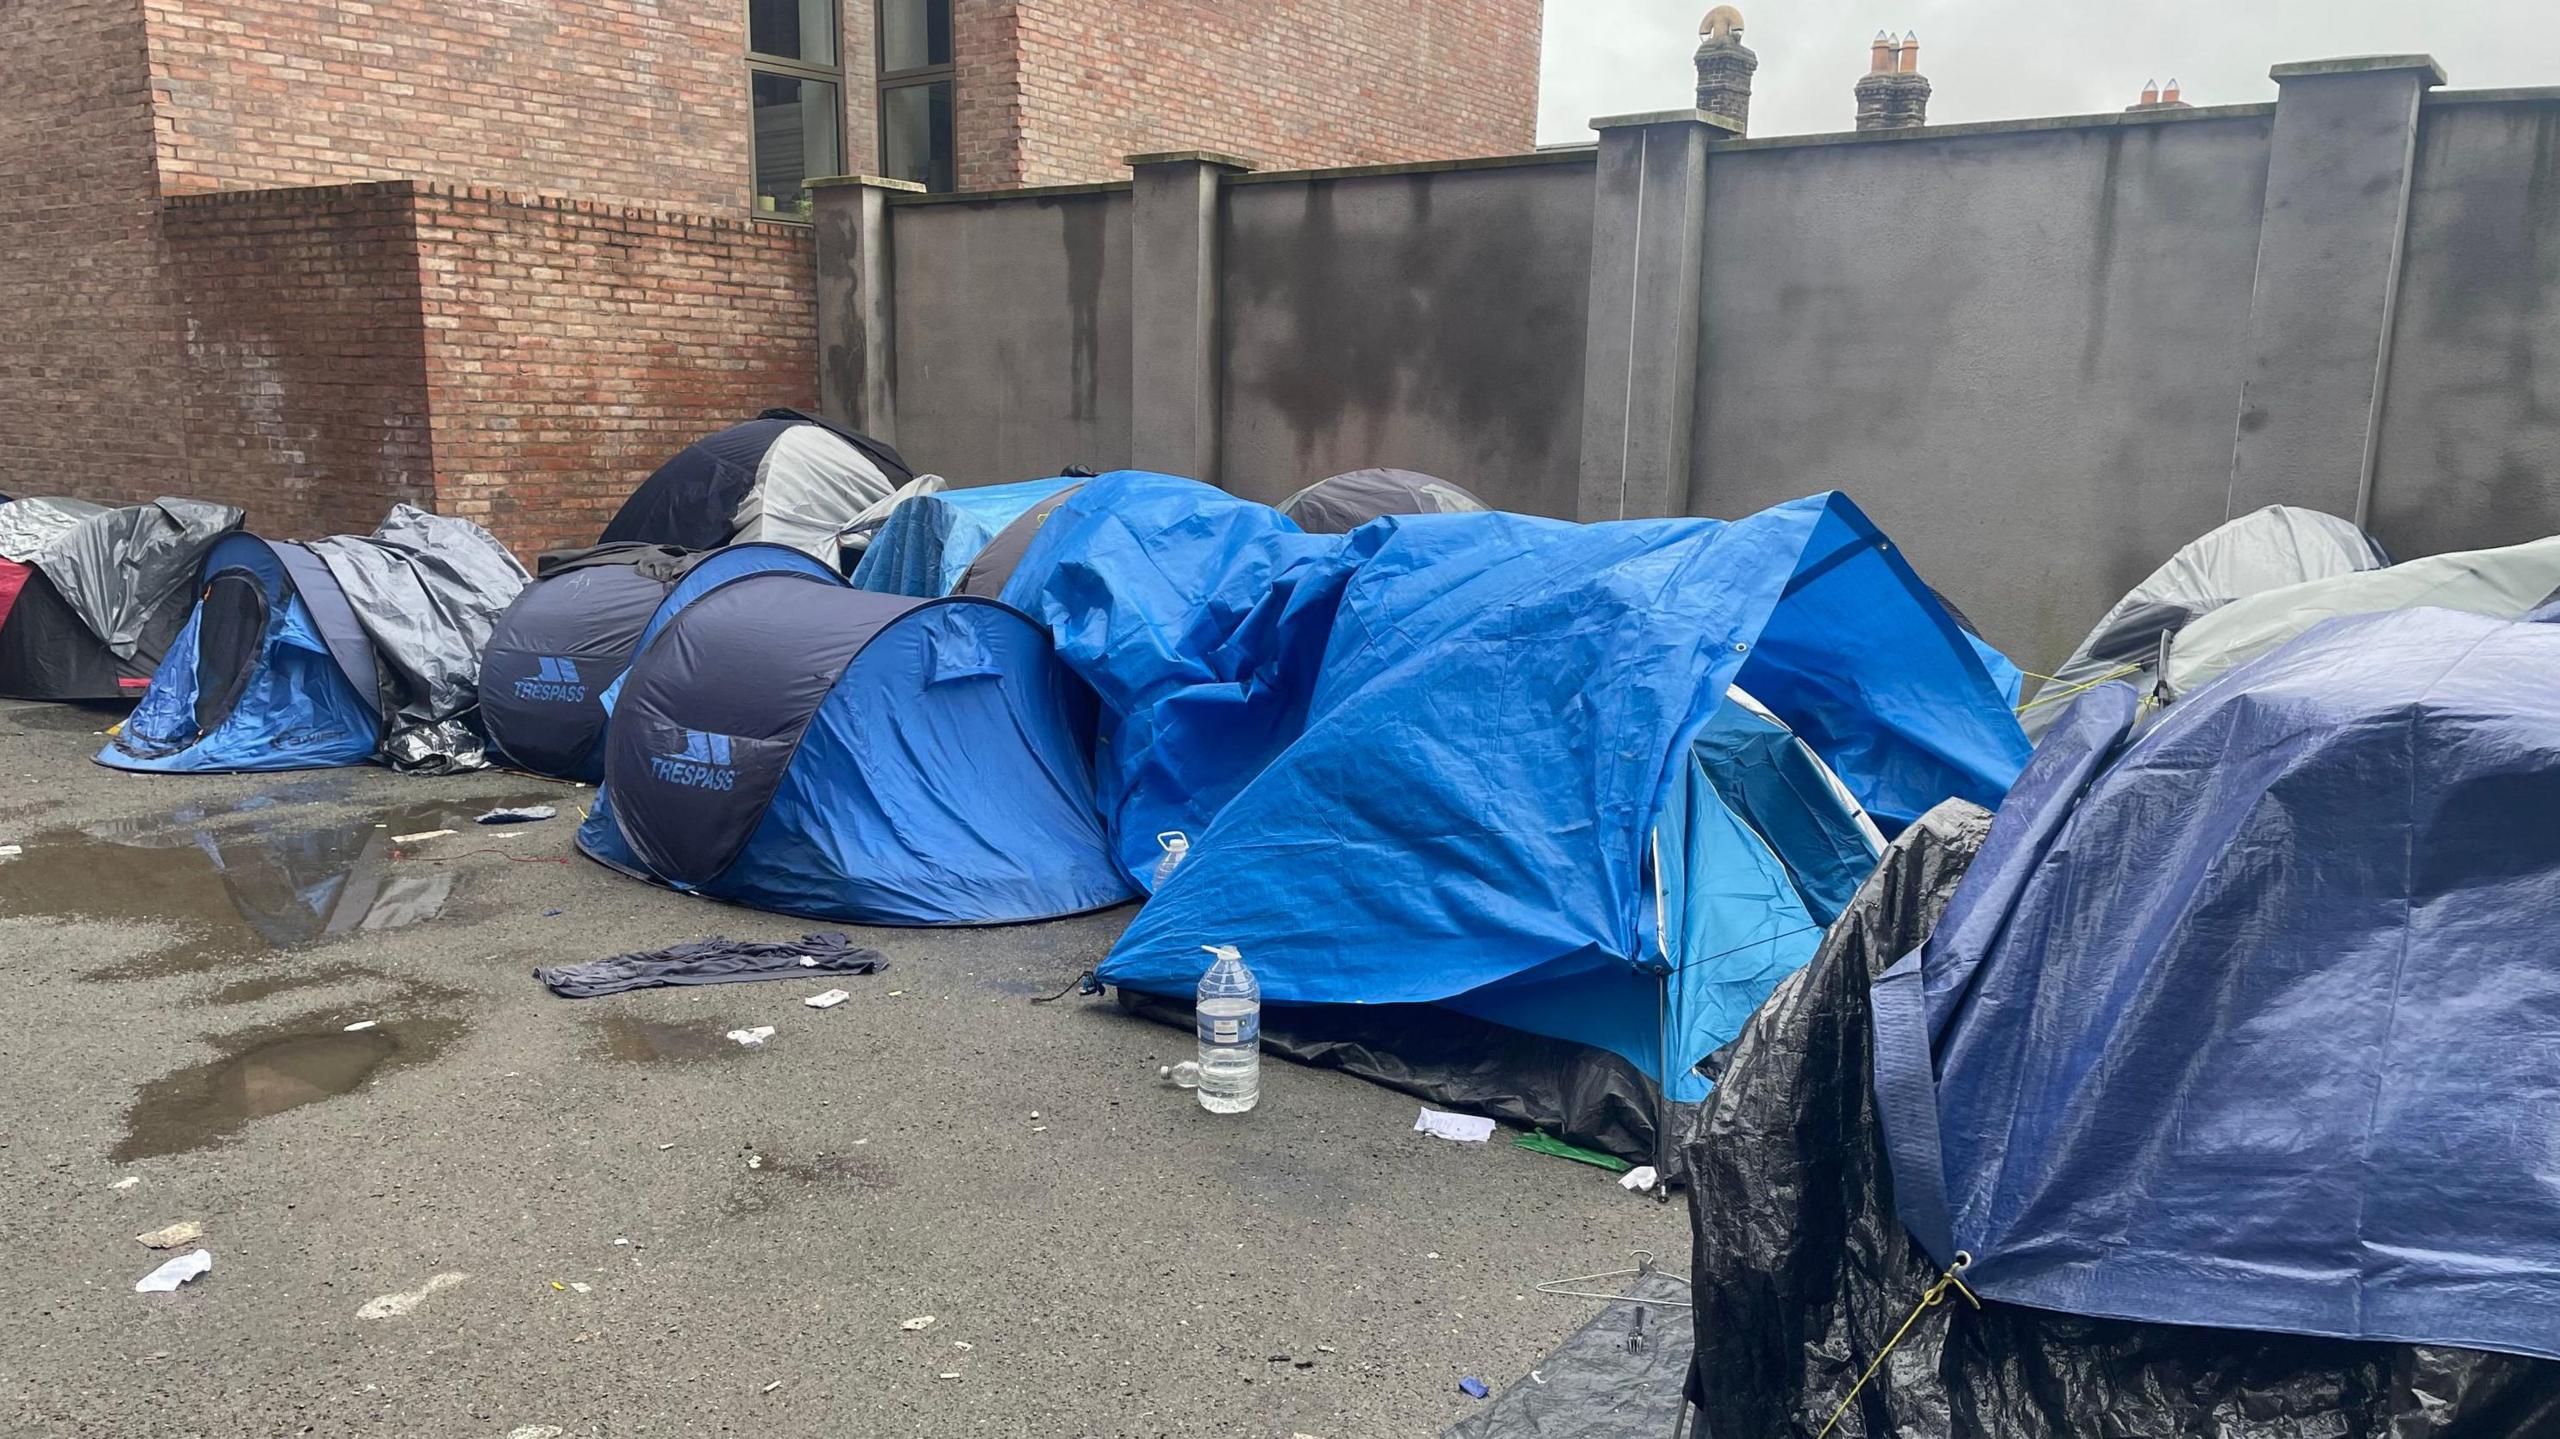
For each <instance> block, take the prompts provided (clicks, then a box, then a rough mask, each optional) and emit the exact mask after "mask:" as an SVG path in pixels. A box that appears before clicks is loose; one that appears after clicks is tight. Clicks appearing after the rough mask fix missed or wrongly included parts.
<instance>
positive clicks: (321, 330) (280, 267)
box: [162, 183, 435, 539]
mask: <svg viewBox="0 0 2560 1439" xmlns="http://www.w3.org/2000/svg"><path fill="white" fill-rule="evenodd" d="M162 229H163V234H164V236H165V238H166V242H167V276H168V280H169V282H170V285H171V287H172V288H173V289H174V291H175V292H176V294H177V296H178V297H179V298H178V304H179V307H180V312H181V315H182V318H183V324H184V337H183V340H182V346H183V353H184V356H185V364H184V367H183V369H182V370H181V371H180V380H179V385H178V389H179V396H180V401H179V407H178V419H179V422H180V423H181V424H183V425H184V427H185V431H186V435H187V440H188V444H187V448H188V452H189V457H190V463H189V467H188V475H187V479H186V482H185V483H184V484H183V485H181V486H177V487H178V488H182V489H184V490H186V491H187V492H188V493H191V494H196V495H201V496H204V497H206V498H208V499H220V500H227V501H229V502H230V503H232V504H235V505H239V506H241V507H242V508H244V509H246V510H247V511H248V512H249V523H250V526H251V527H252V528H253V529H255V530H256V531H257V532H258V533H260V534H263V535H268V536H271V537H274V538H280V539H303V538H310V537H314V536H318V535H329V534H349V533H355V534H361V533H363V532H365V531H367V530H370V529H372V528H373V527H374V525H375V523H376V522H378V521H379V520H381V518H382V516H383V513H384V512H385V511H387V510H388V509H390V508H391V506H392V504H393V503H394V502H395V501H400V500H406V501H409V502H410V503H413V504H421V505H425V504H431V503H433V500H434V496H435V479H434V475H435V467H434V462H433V458H432V455H431V453H430V451H429V447H428V433H427V389H426V331H425V328H424V326H423V325H422V324H421V322H420V315H419V305H418V250H417V238H416V234H415V232H414V229H413V227H412V216H411V200H410V187H409V186H408V185H407V184H405V183H391V184H368V185H348V186H338V187H335V188H330V189H306V190H255V191H245V192H239V193H233V194H220V195H195V196H178V197H173V198H172V199H171V200H170V201H169V202H168V205H167V208H166V211H165V215H164V220H163V226H162Z"/></svg>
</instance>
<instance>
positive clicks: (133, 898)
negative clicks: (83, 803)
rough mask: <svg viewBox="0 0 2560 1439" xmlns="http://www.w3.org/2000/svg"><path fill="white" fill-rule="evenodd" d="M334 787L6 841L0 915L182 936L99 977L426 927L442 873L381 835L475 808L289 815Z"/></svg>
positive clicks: (311, 786)
mask: <svg viewBox="0 0 2560 1439" xmlns="http://www.w3.org/2000/svg"><path fill="white" fill-rule="evenodd" d="M344 783H345V782H344V781H329V780H318V781H302V782H298V783H293V784H287V785H284V786H280V787H278V788H276V789H273V790H269V791H267V792H265V793H262V794H259V795H256V796H252V797H250V798H249V799H246V800H244V801H242V802H241V803H239V804H238V805H236V806H234V807H233V808H232V809H231V810H230V811H229V812H227V813H222V814H208V813H206V812H204V811H202V810H196V809H182V810H179V811H177V812H176V813H174V814H172V815H169V816H168V817H166V818H153V819H141V820H109V821H102V822H100V823H96V824H91V825H86V826H82V827H80V828H76V829H56V830H49V831H46V832H43V833H40V834H36V835H33V836H30V837H28V838H26V839H24V840H20V841H16V842H17V843H20V844H21V845H22V846H23V848H24V852H23V853H22V854H20V855H18V856H17V857H16V858H15V859H11V860H8V861H5V864H6V868H5V869H0V916H5V917H17V918H67V917H74V916H77V917H82V918H87V919H92V920H105V921H110V922H127V923H145V924H157V925H168V926H173V927H175V928H178V929H181V930H184V931H186V936H187V937H186V938H185V939H184V940H182V941H180V942H178V943H176V944H174V945H172V946H170V947H169V948H168V949H165V950H163V951H162V952H160V953H159V954H156V955H154V956H153V957H151V958H150V959H147V960H143V961H140V962H138V963H130V964H124V965H118V966H115V967H112V968H109V969H104V970H99V971H96V972H94V973H92V974H91V975H90V976H89V977H90V978H92V979H103V980H120V979H145V978H157V977H161V976H165V975H172V974H187V973H193V972H196V971H199V970H205V969H211V968H214V967H217V966H219V965H222V964H225V963H230V962H234V961H239V960H244V959H250V958H254V957H256V956H258V955H262V954H267V953H270V952H272V951H275V950H282V949H294V948H299V947H302V946H305V945H312V944H320V943H325V942H327V941H330V940H334V939H338V938H341V937H343V936H345V935H349V934H354V933H358V932H361V931H366V930H385V929H400V928H404V927H406V926H408V925H413V924H418V923H422V922H424V921H426V920H431V919H433V918H435V917H436V916H437V915H438V914H440V913H441V912H442V911H443V909H444V907H445V904H446V902H447V901H448V900H449V899H450V898H451V897H452V894H453V889H454V884H455V879H456V875H455V873H454V871H453V870H452V869H451V868H449V867H447V866H442V865H430V864H402V863H400V862H398V861H396V860H394V859H393V857H392V850H393V847H394V846H393V843H392V840H393V838H394V837H395V836H398V835H404V834H415V833H419V832H422V831H426V830H436V829H460V830H463V831H465V832H466V834H467V832H468V831H469V830H470V829H471V828H472V824H471V818H472V816H473V815H476V814H478V813H480V812H481V808H482V806H481V805H480V804H479V802H477V801H473V802H470V803H467V804H457V803H452V802H443V803H428V804H413V805H406V806H403V807H401V808H399V809H395V810H392V811H390V812H388V813H372V814H358V815H355V816H351V817H340V818H335V819H322V818H315V817H313V816H311V815H309V814H308V813H306V812H304V811H303V810H302V809H300V808H299V807H298V806H299V803H300V802H301V801H302V799H303V798H305V797H312V798H319V797H334V795H335V794H336V793H338V792H339V791H341V790H342V789H343V786H344ZM552 823H554V824H557V823H558V821H556V820H555V821H552ZM462 837H463V836H457V839H459V838H462Z"/></svg>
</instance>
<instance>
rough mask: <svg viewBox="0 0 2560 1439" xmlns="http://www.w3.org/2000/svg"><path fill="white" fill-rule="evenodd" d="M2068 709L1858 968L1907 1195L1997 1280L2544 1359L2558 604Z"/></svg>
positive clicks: (2552, 1284) (2152, 1315) (1907, 1213)
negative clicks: (1934, 901)
mask: <svg viewBox="0 0 2560 1439" xmlns="http://www.w3.org/2000/svg"><path fill="white" fill-rule="evenodd" d="M2135 713H2136V705H2135V698H2134V696H2133V695H2132V693H2131V692H2130V691H2129V690H2126V689H2125V688H2123V687H2122V686H2113V687H2109V688H2108V689H2103V690H2099V691H2095V692H2092V694H2090V695H2089V696H2086V697H2084V698H2083V699H2082V700H2081V701H2080V702H2078V703H2077V704H2075V706H2074V707H2073V709H2072V710H2071V711H2070V712H2069V714H2067V715H2066V716H2065V718H2064V720H2063V721H2062V723H2061V724H2060V725H2059V726H2058V727H2057V729H2056V730H2055V732H2054V733H2053V734H2051V735H2050V736H2048V738H2047V740H2046V742H2045V744H2044V746H2043V747H2042V748H2041V749H2039V751H2038V752H2037V754H2036V757H2035V761H2034V763H2033V764H2032V765H2031V766H2030V768H2029V770H2028V772H2027V774H2026V775H2025V776H2024V777H2023V778H2022V779H2021V781H2020V783H2019V785H2018V787H2017V789H2016V790H2015V792H2013V794H2012V795H2011V797H2010V800H2009V803H2008V805H2007V806H2006V807H2005V808H2003V809H2002V810H2001V812H2000V814H1999V817H1998V820H1997V821H1996V823H1995V825H1994V828H1993V832H1992V836H1991V838H1990V840H1989V841H1988V842H1987V844H1986V847H1985V849H1984V851H1983V853H1982V854H1981V856H1980V857H1979V858H1978V859H1977V861H1976V863H1975V865H1974V867H1973V869H1972V870H1971V871H1970V872H1969V873H1968V874H1967V876H1966V877H1965V880H1964V882H1963V885H1962V887H1961V888H1960V890H1959V891H1958V894H1957V896H1956V898H1955V899H1954V900H1953V901H1952V902H1951V903H1950V906H1949V908H1948V911H1947V913H1946V914H1945V916H1944V917H1943V918H1942V919H1941V921H1940V923H1939V925H1938V927H1937V929H1936V931H1935V932H1934V933H1933V934H1932V935H1931V936H1930V938H1929V940H1928V942H1927V943H1926V944H1924V945H1923V946H1922V947H1921V948H1920V950H1918V951H1917V952H1915V953H1914V954H1913V955H1912V956H1910V957H1908V958H1906V959H1905V960H1903V961H1902V962H1901V963H1900V964H1898V965H1896V966H1895V967H1894V968H1893V969H1892V970H1890V971H1888V973H1887V974H1886V975H1885V976H1884V978H1883V979H1881V980H1879V981H1878V983H1877V985H1876V986H1875V988H1874V991H1873V997H1874V1001H1875V1003H1874V1026H1875V1035H1876V1045H1877V1048H1876V1090H1877V1099H1878V1105H1879V1110H1880V1112H1881V1113H1882V1115H1883V1117H1884V1120H1885V1129H1886V1136H1887V1141H1888V1151H1889V1153H1890V1155H1891V1158H1892V1165H1893V1181H1894V1182H1893V1190H1894V1194H1895V1198H1896V1207H1897V1208H1898V1209H1899V1211H1900V1212H1901V1214H1902V1217H1903V1219H1904V1222H1905V1223H1906V1224H1908V1225H1909V1226H1910V1228H1911V1230H1912V1233H1913V1236H1914V1237H1915V1238H1917V1239H1918V1240H1919V1241H1920V1242H1921V1243H1922V1245H1923V1246H1924V1247H1926V1248H1927V1249H1928V1250H1929V1252H1930V1253H1931V1255H1932V1256H1933V1257H1934V1258H1935V1259H1936V1260H1937V1261H1938V1262H1939V1263H1948V1262H1952V1259H1953V1257H1954V1255H1955V1254H1956V1253H1957V1252H1959V1251H1961V1252H1963V1253H1966V1254H1968V1255H1970V1256H1971V1266H1970V1268H1969V1269H1968V1270H1967V1273H1966V1282H1967V1283H1968V1284H1969V1285H1971V1286H1972V1287H1973V1289H1974V1290H1975V1291H1976V1292H1978V1293H1980V1294H1982V1295H1983V1296H1985V1297H1986V1298H1991V1299H2000V1300H2008V1301H2011V1302H2014V1303H2018V1304H2023V1305H2029V1306H2034V1307H2038V1308H2044V1309H2052V1310H2058V1311H2062V1312H2065V1313H2071V1314H2084V1315H2093V1316H2102V1317H2111V1318H2120V1319H2131V1320H2141V1321H2149V1322H2157V1323H2168V1324H2191V1325H2212V1326H2223V1327H2235V1328H2244V1329H2255V1330H2270V1331H2276V1332H2287V1333H2300V1334H2309V1335H2322V1336H2331V1337H2337V1338H2346V1339H2359V1340H2389V1341H2397V1342H2405V1343H2417V1344H2440V1345H2452V1346H2460V1347H2464V1348H2472V1349H2488V1350H2499V1351H2506V1352H2511V1353H2516V1354H2524V1355H2531V1356H2538V1357H2543V1358H2560V1279H2555V1277H2554V1276H2560V1188H2555V1187H2554V1186H2553V1185H2551V1184H2549V1183H2547V1182H2544V1176H2546V1175H2547V1174H2548V1173H2549V1172H2550V1169H2551V1162H2550V1158H2549V1151H2550V1144H2549V1143H2548V1141H2547V1140H2546V1139H2545V1137H2544V1136H2545V1134H2546V1133H2547V1131H2548V1129H2549V1116H2550V1114H2551V1113H2552V1112H2553V1111H2554V1108H2555V1106H2560V1078H2555V1073H2560V1071H2555V1069H2554V1066H2553V1065H2552V1063H2551V1058H2552V1056H2553V1055H2554V1054H2555V1053H2560V970H2555V968H2554V966H2553V964H2552V961H2551V953H2550V937H2551V934H2552V930H2553V922H2554V919H2555V915H2556V914H2560V909H2556V908H2555V906H2556V905H2560V900H2555V898H2554V897H2555V896H2560V824H2554V823H2553V822H2552V818H2551V817H2552V815H2553V814H2554V813H2560V628H2554V627H2553V626H2551V625H2548V624H2534V623H2523V622H2505V621H2500V620H2496V619H2492V618H2488V617H2484V616H2476V615H2466V614H2456V613H2453V612H2450V611H2443V610H2429V609H2415V610H2408V611H2401V612H2396V613H2389V614H2380V615H2371V616H2360V617H2355V618H2348V619H2340V620H2333V621H2330V622H2328V623H2326V624H2323V625H2321V626H2318V627H2316V628H2314V629H2313V630H2311V631H2309V632H2308V633H2306V634H2304V635H2302V636H2300V637H2299V638H2297V639H2295V640H2294V641H2293V642H2291V643H2290V644H2288V645H2287V646H2286V647H2285V648H2283V649H2281V650H2278V651H2276V652H2275V653H2273V654H2270V655H2268V656H2266V657H2264V658H2262V659H2260V660H2258V661H2255V662H2253V663H2252V664H2250V665H2247V666H2244V667H2243V668H2241V669H2239V670H2237V671H2235V672H2234V673H2232V674H2230V675H2227V676H2225V677H2223V678H2222V679H2220V680H2218V681H2217V682H2215V683H2214V684H2212V685H2210V686H2208V687H2206V688H2205V689H2203V690H2201V691H2199V692H2198V693H2197V694H2195V695H2193V696H2191V697H2189V698H2188V699H2186V700H2184V701H2183V702H2181V703H2180V704H2179V705H2177V706H2175V707H2173V708H2171V709H2170V710H2169V711H2168V712H2167V713H2166V715H2165V716H2163V717H2161V718H2160V719H2159V720H2158V721H2157V722H2156V723H2155V724H2153V725H2151V726H2150V727H2149V728H2147V729H2145V730H2143V731H2142V732H2140V733H2139V734H2138V735H2134V734H2133V721H2134V718H2135Z"/></svg>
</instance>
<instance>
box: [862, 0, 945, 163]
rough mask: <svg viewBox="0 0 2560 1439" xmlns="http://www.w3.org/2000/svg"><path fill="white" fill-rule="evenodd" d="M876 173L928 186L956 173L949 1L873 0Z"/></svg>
mask: <svg viewBox="0 0 2560 1439" xmlns="http://www.w3.org/2000/svg"><path fill="white" fill-rule="evenodd" d="M876 13H877V14H878V16H879V27H880V36H879V39H880V173H881V174H883V175H886V176H888V177H889V178H890V179H893V180H912V181H914V182H915V183H917V184H919V185H922V186H924V187H925V188H926V189H928V190H950V189H952V188H954V185H955V182H956V179H957V176H956V174H955V169H956V166H955V164H954V160H955V156H956V154H957V146H956V145H955V144H954V141H953V133H952V112H951V86H952V68H951V0H879V3H878V6H877V11H876Z"/></svg>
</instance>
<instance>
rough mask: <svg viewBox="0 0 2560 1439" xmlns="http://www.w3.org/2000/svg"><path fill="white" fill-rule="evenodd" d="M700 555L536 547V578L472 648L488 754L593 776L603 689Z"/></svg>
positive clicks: (599, 767) (528, 766)
mask: <svg viewBox="0 0 2560 1439" xmlns="http://www.w3.org/2000/svg"><path fill="white" fill-rule="evenodd" d="M788 553H790V554H793V555H799V553H800V552H799V551H797V550H792V551H788ZM701 556H702V552H701V551H696V550H686V549H679V548H677V547H675V546H672V545H631V544H623V545H597V546H595V547H594V548H592V549H585V550H572V551H565V552H562V553H559V554H551V555H545V556H543V557H542V560H541V563H540V565H539V566H538V568H539V569H540V570H541V577H540V578H538V579H536V580H535V581H534V582H533V583H532V584H530V585H527V586H525V589H524V593H523V594H520V595H518V596H516V602H515V603H514V604H513V605H512V606H510V607H509V608H508V610H507V612H506V614H505V616H503V617H502V618H501V619H500V620H499V621H498V627H497V629H496V630H494V631H492V632H491V634H490V636H489V645H488V648H486V649H484V650H482V651H481V653H480V712H481V717H482V719H483V720H484V722H485V723H486V724H487V726H488V731H489V744H490V747H491V749H492V750H493V751H494V753H495V754H496V757H497V758H498V759H500V760H501V761H502V762H504V763H507V764H511V765H514V766H516V767H517V768H519V769H524V770H529V771H531V772H533V773H535V774H542V775H550V776H552V777H554V778H557V779H575V780H585V781H587V782H588V783H590V784H592V783H594V782H595V781H597V780H599V779H602V778H603V777H604V750H603V748H602V746H601V744H600V741H601V740H602V739H603V738H604V724H605V709H604V692H605V689H606V687H607V686H609V685H611V684H612V683H613V682H614V681H615V680H618V679H620V678H622V672H623V670H624V669H625V668H626V667H628V666H629V665H630V663H631V653H632V651H633V650H634V649H635V648H636V647H637V646H638V645H639V643H640V632H641V630H642V629H644V628H645V627H646V626H647V625H648V623H649V620H650V618H651V617H652V616H654V615H655V614H656V613H657V612H658V606H659V605H660V604H662V603H664V602H665V600H666V598H667V591H668V590H669V589H671V588H673V587H674V585H675V583H676V582H677V581H678V580H680V579H682V578H683V577H684V574H685V572H686V571H687V570H689V569H691V568H692V567H693V565H694V563H695V562H696V561H697V560H699V559H700V558H701ZM812 563H815V561H812Z"/></svg>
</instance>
